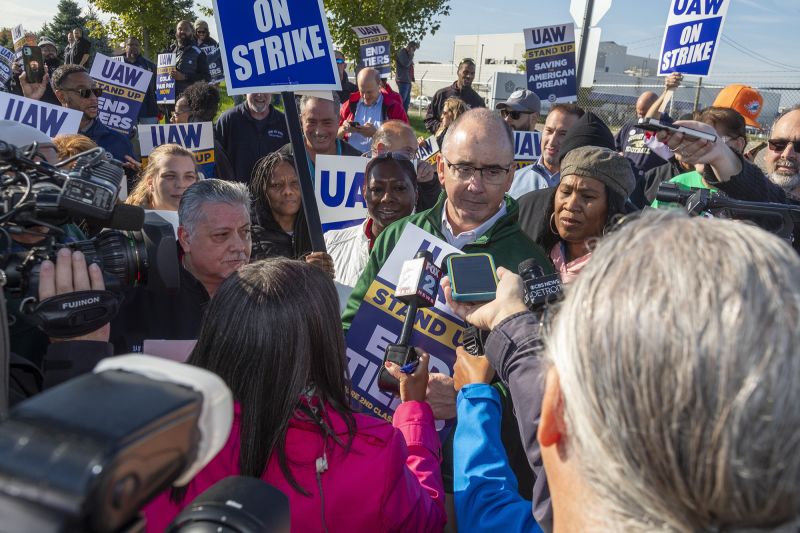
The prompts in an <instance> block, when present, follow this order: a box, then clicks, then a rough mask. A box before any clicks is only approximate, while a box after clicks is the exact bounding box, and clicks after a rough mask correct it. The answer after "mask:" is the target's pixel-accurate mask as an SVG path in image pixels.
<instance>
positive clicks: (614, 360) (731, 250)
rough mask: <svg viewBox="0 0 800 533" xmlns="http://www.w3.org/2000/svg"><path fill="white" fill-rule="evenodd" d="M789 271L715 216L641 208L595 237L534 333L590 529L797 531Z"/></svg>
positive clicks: (796, 315)
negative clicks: (540, 340)
mask: <svg viewBox="0 0 800 533" xmlns="http://www.w3.org/2000/svg"><path fill="white" fill-rule="evenodd" d="M799 274H800V257H798V255H797V254H796V253H795V251H794V250H793V249H792V248H791V247H790V246H789V245H788V244H786V243H785V242H783V241H781V240H780V239H778V238H777V237H775V236H773V235H771V234H769V233H766V232H765V231H763V230H761V229H759V228H756V227H754V226H750V225H748V224H744V223H741V222H736V221H730V220H722V219H706V218H688V217H687V216H686V215H685V214H681V213H663V212H662V213H651V214H645V215H642V216H641V218H640V219H639V220H636V221H633V222H630V223H628V224H626V225H625V226H624V227H623V228H621V229H620V230H618V231H616V232H613V233H612V234H611V235H609V236H608V237H606V238H605V239H603V240H602V241H601V242H600V244H599V246H598V247H597V248H596V249H595V251H594V253H593V255H592V259H591V261H589V262H588V264H587V265H586V267H585V268H584V269H583V271H582V272H581V274H580V276H579V277H578V280H577V281H576V282H575V283H574V285H572V286H571V287H570V289H569V292H568V295H567V297H566V299H565V301H564V302H563V304H562V305H561V307H560V309H559V311H558V314H557V316H556V317H555V319H554V323H553V325H552V328H551V329H550V331H549V333H548V335H547V337H546V340H545V342H546V347H547V348H546V352H547V357H548V359H549V360H550V361H551V362H552V364H553V365H554V369H555V373H556V374H557V376H558V388H559V389H560V395H561V404H560V405H561V406H562V407H563V420H564V428H565V429H564V431H565V433H566V435H567V439H566V441H564V442H565V443H566V444H565V445H564V446H565V448H564V450H566V452H565V453H566V456H567V457H570V458H571V459H574V461H575V463H576V464H577V470H578V471H579V472H580V476H581V479H583V480H584V481H585V482H586V484H588V486H589V487H590V492H591V494H592V495H593V496H596V499H595V501H593V502H587V504H588V505H589V507H588V508H591V510H592V513H596V514H595V515H594V521H595V523H605V525H606V526H608V527H609V528H610V529H612V530H616V529H624V530H625V531H734V530H735V531H750V530H759V531H763V530H770V531H775V530H783V529H784V528H785V529H787V530H791V531H797V529H796V528H797V526H798V522H797V521H798V517H800V451H798V448H800V388H799V387H798V384H800V327H798V326H800V275H799ZM543 417H544V415H543ZM548 453H550V452H549V451H548ZM551 457H554V456H551ZM551 464H556V468H558V466H559V465H558V461H554V460H553V459H551ZM545 466H546V467H548V466H549V465H548V463H547V461H546V462H545ZM553 497H554V500H553V501H554V502H555V498H556V495H555V494H554V496H553Z"/></svg>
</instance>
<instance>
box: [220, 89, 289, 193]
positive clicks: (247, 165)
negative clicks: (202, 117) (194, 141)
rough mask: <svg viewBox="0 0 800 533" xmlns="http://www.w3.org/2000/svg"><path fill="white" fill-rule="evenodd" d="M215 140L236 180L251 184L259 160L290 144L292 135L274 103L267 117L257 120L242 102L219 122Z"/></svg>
mask: <svg viewBox="0 0 800 533" xmlns="http://www.w3.org/2000/svg"><path fill="white" fill-rule="evenodd" d="M214 138H215V139H216V140H217V141H218V142H219V144H220V145H221V146H222V148H223V149H224V150H225V153H226V154H227V156H228V159H229V160H230V162H231V165H232V166H233V172H234V180H235V181H241V182H244V183H249V182H250V177H251V175H252V174H253V168H255V166H256V163H258V160H259V159H261V158H262V157H266V156H267V155H269V154H270V153H272V152H275V151H277V150H279V149H280V148H281V147H282V146H283V145H285V144H286V143H287V142H289V132H288V130H287V129H286V117H284V115H283V113H281V112H280V111H278V110H277V109H275V108H274V107H273V106H272V104H270V106H269V114H268V115H267V118H265V119H263V120H256V119H254V118H253V117H252V115H250V112H249V111H248V110H247V103H246V102H243V103H241V104H239V105H237V106H235V107H233V108H231V109H229V110H227V111H225V112H224V113H223V114H222V116H220V117H219V119H217V123H216V124H215V125H214Z"/></svg>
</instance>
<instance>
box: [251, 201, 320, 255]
mask: <svg viewBox="0 0 800 533" xmlns="http://www.w3.org/2000/svg"><path fill="white" fill-rule="evenodd" d="M250 213H251V219H252V223H253V225H252V240H253V251H252V252H251V253H250V261H259V260H261V259H267V258H268V257H288V258H290V259H300V258H301V257H302V256H304V255H306V254H308V253H310V252H311V251H312V250H311V237H310V236H309V233H308V224H307V223H306V216H305V212H304V211H303V210H302V209H300V211H299V212H298V213H297V216H296V217H295V220H294V230H293V232H292V234H291V235H289V234H288V233H286V231H284V230H283V228H282V227H281V225H280V224H278V222H277V221H276V220H275V218H274V217H273V216H272V211H271V210H270V209H269V206H268V205H265V204H264V202H263V201H262V199H261V198H257V199H256V200H255V202H253V208H252V210H251V212H250Z"/></svg>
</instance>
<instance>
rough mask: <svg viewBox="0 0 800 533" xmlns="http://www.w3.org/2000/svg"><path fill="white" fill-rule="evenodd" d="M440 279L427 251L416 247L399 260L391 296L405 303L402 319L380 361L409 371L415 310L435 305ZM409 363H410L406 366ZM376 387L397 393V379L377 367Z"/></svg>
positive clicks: (413, 357)
mask: <svg viewBox="0 0 800 533" xmlns="http://www.w3.org/2000/svg"><path fill="white" fill-rule="evenodd" d="M441 278H442V269H440V268H439V267H437V266H436V265H435V264H434V262H433V255H432V254H431V253H430V252H429V251H428V250H420V251H419V252H417V254H416V255H415V256H414V259H410V260H408V261H405V262H404V263H403V267H402V268H401V270H400V278H399V279H398V281H397V288H396V289H395V293H394V295H395V298H397V299H398V300H400V301H401V302H403V303H405V304H407V305H408V308H407V309H406V316H405V319H404V320H403V329H402V330H401V332H400V337H399V338H398V339H397V342H396V343H395V344H389V345H388V346H387V347H386V353H385V354H384V356H383V361H384V363H385V362H386V361H391V362H393V363H395V364H397V365H400V366H401V368H403V369H406V371H413V368H412V367H413V365H414V364H416V362H417V352H416V351H415V350H414V347H413V346H410V345H409V341H411V334H412V332H413V331H414V321H415V320H416V318H417V310H418V309H419V308H421V307H433V306H434V305H435V304H436V295H437V294H438V292H439V280H440V279H441ZM407 365H411V366H407ZM378 387H379V388H380V389H381V390H382V391H384V392H391V393H393V394H398V393H399V392H400V382H399V381H398V380H397V379H396V378H394V377H393V376H392V375H391V374H389V372H388V371H387V370H386V367H385V366H381V371H380V374H379V375H378Z"/></svg>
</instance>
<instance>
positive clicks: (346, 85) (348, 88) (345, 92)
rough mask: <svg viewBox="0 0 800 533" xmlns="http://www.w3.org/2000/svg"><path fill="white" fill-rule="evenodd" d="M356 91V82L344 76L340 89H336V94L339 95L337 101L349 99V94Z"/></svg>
mask: <svg viewBox="0 0 800 533" xmlns="http://www.w3.org/2000/svg"><path fill="white" fill-rule="evenodd" d="M357 91H358V87H356V84H355V83H353V82H351V81H350V80H349V79H347V78H346V77H345V78H344V79H343V80H342V90H341V91H336V94H337V95H338V96H339V102H340V103H342V104H344V103H345V102H347V101H348V100H350V95H351V94H353V93H354V92H357Z"/></svg>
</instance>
